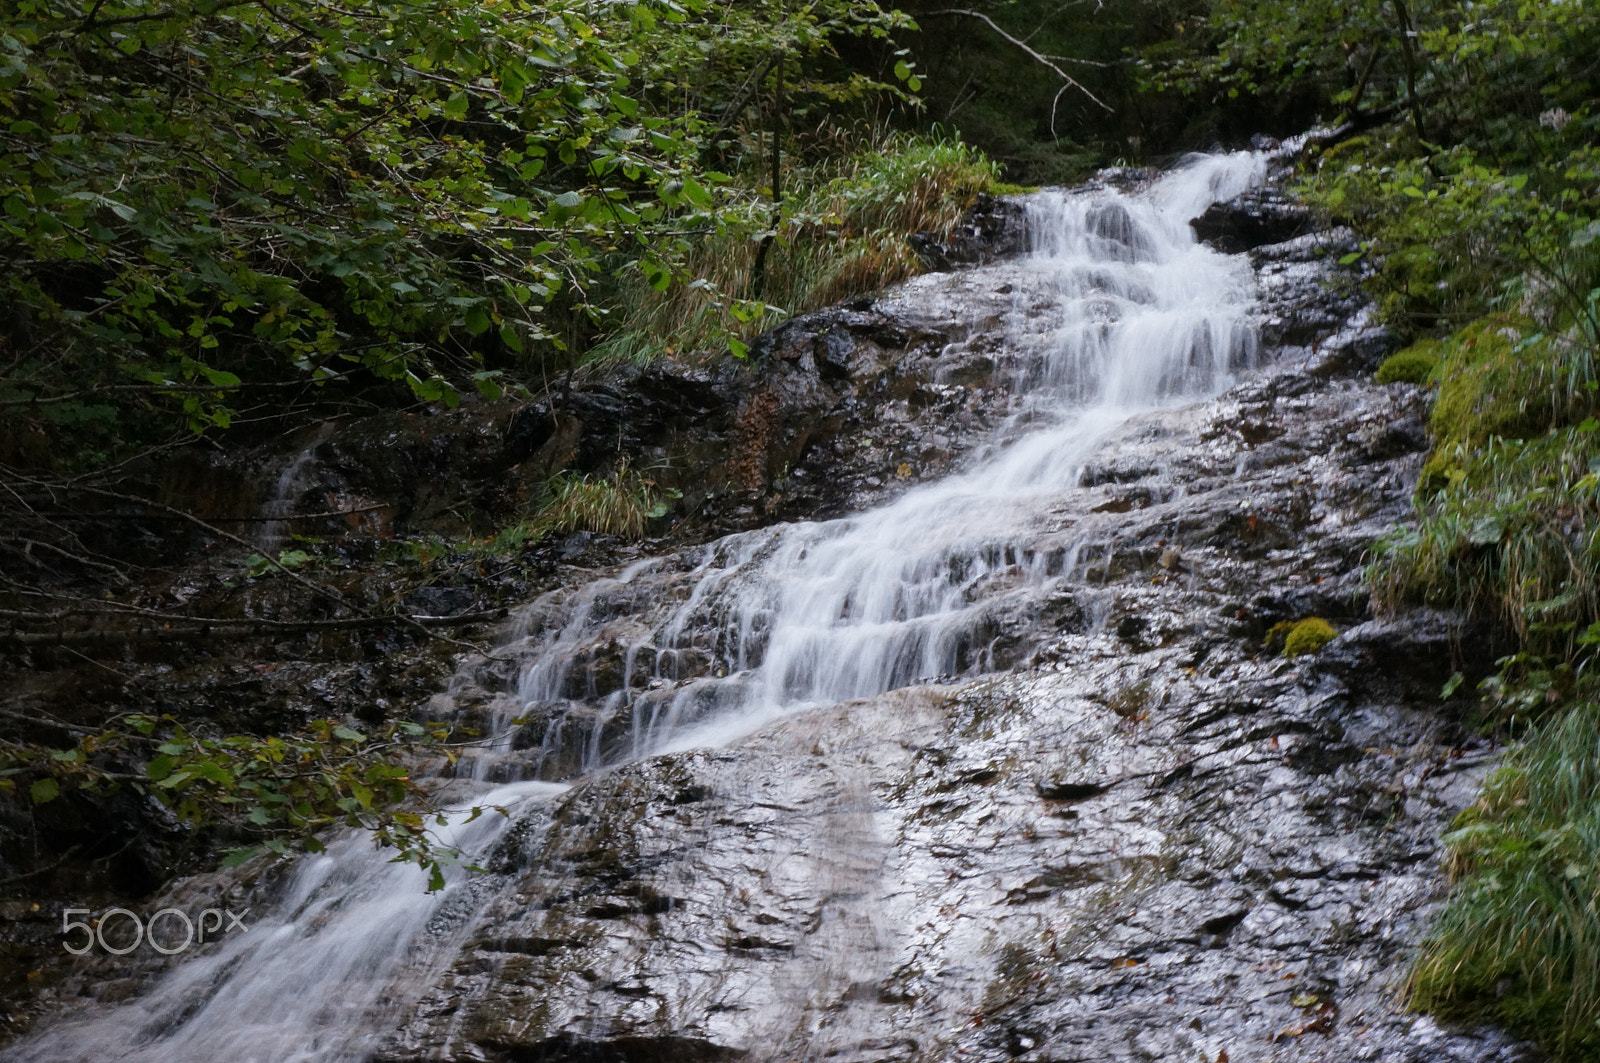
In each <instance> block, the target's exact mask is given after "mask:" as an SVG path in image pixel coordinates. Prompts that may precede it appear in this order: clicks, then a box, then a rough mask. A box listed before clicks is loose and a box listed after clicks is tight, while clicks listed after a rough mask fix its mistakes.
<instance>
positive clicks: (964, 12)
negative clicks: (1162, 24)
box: [922, 7, 1116, 114]
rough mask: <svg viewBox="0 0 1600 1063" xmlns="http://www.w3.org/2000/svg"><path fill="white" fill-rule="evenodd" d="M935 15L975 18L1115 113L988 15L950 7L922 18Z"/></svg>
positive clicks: (1058, 97) (1067, 60)
mask: <svg viewBox="0 0 1600 1063" xmlns="http://www.w3.org/2000/svg"><path fill="white" fill-rule="evenodd" d="M936 15H963V16H965V17H967V18H975V19H977V20H978V21H980V22H983V23H986V24H987V25H988V27H989V28H990V29H992V30H994V31H995V32H996V33H998V34H999V35H1000V36H1002V37H1004V38H1005V39H1006V40H1007V41H1010V42H1011V43H1012V44H1014V45H1016V46H1017V47H1018V48H1020V49H1022V51H1023V52H1024V53H1026V54H1027V55H1028V56H1029V57H1030V58H1031V59H1033V61H1034V62H1036V63H1039V64H1041V65H1043V66H1047V67H1049V68H1050V69H1051V70H1053V71H1054V72H1055V74H1056V76H1057V77H1059V78H1061V80H1063V81H1065V82H1066V83H1067V84H1068V85H1069V86H1071V87H1072V88H1075V89H1077V90H1078V91H1079V92H1081V93H1083V94H1084V95H1085V96H1087V97H1089V99H1090V100H1092V101H1094V102H1095V103H1096V104H1098V105H1099V106H1100V107H1102V108H1103V109H1104V110H1105V111H1106V113H1108V114H1115V113H1116V109H1115V108H1113V107H1112V106H1111V105H1110V104H1108V103H1106V102H1105V101H1104V100H1102V99H1100V97H1098V96H1096V95H1095V94H1094V93H1092V92H1090V91H1089V90H1088V89H1086V88H1084V87H1083V86H1082V85H1081V84H1079V82H1078V80H1077V79H1076V78H1074V77H1073V76H1072V75H1071V74H1069V73H1067V72H1066V71H1065V70H1062V69H1061V68H1060V67H1059V66H1057V65H1056V64H1055V63H1053V62H1051V61H1050V57H1049V56H1045V55H1041V54H1039V53H1038V52H1036V51H1034V50H1033V49H1032V48H1030V47H1028V45H1027V44H1026V43H1025V42H1024V41H1022V40H1020V39H1019V38H1017V37H1013V36H1011V34H1009V33H1007V32H1006V31H1005V30H1003V29H1001V28H1000V26H999V25H998V24H997V23H996V22H995V20H994V19H992V18H990V17H989V16H988V15H985V14H984V13H983V12H981V11H968V10H967V9H966V8H964V7H950V8H945V9H944V10H942V11H929V12H927V13H925V14H924V15H923V16H922V17H923V18H932V17H934V16H936ZM1057 58H1063V57H1060V56H1058V57H1057ZM1064 61H1065V62H1074V63H1076V62H1082V63H1085V64H1086V65H1089V66H1099V65H1101V64H1099V63H1093V62H1090V61H1089V60H1082V59H1064ZM1060 95H1061V94H1060V93H1057V94H1056V98H1057V99H1060Z"/></svg>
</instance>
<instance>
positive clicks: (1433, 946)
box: [1407, 702, 1600, 1061]
mask: <svg viewBox="0 0 1600 1063" xmlns="http://www.w3.org/2000/svg"><path fill="white" fill-rule="evenodd" d="M1445 842H1446V844H1447V845H1448V846H1449V854H1450V867H1451V872H1452V877H1453V878H1454V882H1455V885H1454V889H1453V890H1452V893H1451V896H1450V899H1449V902H1448V903H1447V905H1446V906H1445V908H1444V911H1443V913H1442V914H1441V915H1440V916H1439V917H1438V919H1437V920H1435V922H1434V925H1433V927H1432V929H1431V931H1430V932H1429V935H1428V937H1427V939H1426V941H1425V943H1424V945H1423V948H1422V953H1421V956H1420V957H1419V958H1418V960H1417V962H1416V964H1415V966H1414V968H1413V969H1412V972H1411V977H1410V981H1409V984H1408V986H1407V991H1408V997H1409V1001H1410V1003H1411V1005H1412V1006H1413V1007H1416V1008H1420V1009H1425V1010H1428V1011H1433V1012H1436V1013H1439V1014H1441V1015H1444V1016H1447V1017H1451V1018H1458V1019H1465V1020H1477V1019H1481V1018H1483V1017H1485V1016H1487V1017H1491V1018H1493V1019H1496V1020H1498V1021H1499V1022H1501V1023H1503V1024H1504V1025H1505V1026H1506V1027H1507V1028H1508V1029H1510V1030H1512V1031H1513V1032H1516V1033H1520V1034H1525V1035H1528V1036H1532V1037H1536V1038H1537V1039H1539V1040H1540V1041H1541V1042H1542V1043H1543V1044H1544V1045H1545V1046H1546V1048H1548V1049H1549V1050H1550V1052H1551V1054H1552V1057H1553V1059H1554V1060H1557V1061H1579V1060H1588V1061H1592V1060H1596V1059H1600V963H1597V961H1596V958H1597V957H1600V909H1597V904H1600V706H1597V705H1596V704H1594V703H1593V702H1587V703H1583V704H1580V705H1578V706H1576V707H1574V708H1572V709H1569V710H1568V711H1566V712H1564V713H1561V714H1560V715H1557V716H1555V717H1553V718H1550V719H1547V720H1546V721H1545V722H1544V723H1542V724H1541V725H1539V726H1538V727H1537V728H1535V729H1534V731H1533V732H1532V733H1530V734H1529V735H1528V736H1527V737H1526V738H1525V740H1524V741H1523V742H1522V744H1521V745H1520V746H1518V747H1516V748H1515V749H1513V750H1512V751H1511V752H1510V753H1508V754H1507V756H1506V759H1505V762H1504V765H1503V766H1502V767H1501V768H1500V769H1499V770H1498V771H1497V772H1496V773H1495V774H1494V775H1493V776H1492V777H1491V778H1490V780H1489V782H1488V783H1487V784H1486V785H1485V787H1484V791H1483V795H1482V797H1481V799H1480V800H1479V801H1478V803H1477V804H1476V805H1474V806H1473V807H1471V808H1469V809H1467V810H1466V811H1465V812H1463V813H1462V814H1461V816H1460V817H1458V819H1457V821H1456V823H1455V829H1454V830H1452V832H1451V833H1449V834H1447V835H1446V836H1445Z"/></svg>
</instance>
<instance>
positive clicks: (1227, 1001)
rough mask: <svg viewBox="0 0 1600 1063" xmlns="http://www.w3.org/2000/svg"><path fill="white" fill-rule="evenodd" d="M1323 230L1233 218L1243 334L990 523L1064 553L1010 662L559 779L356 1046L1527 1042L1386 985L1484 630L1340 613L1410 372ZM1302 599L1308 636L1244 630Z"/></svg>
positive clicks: (1478, 773)
mask: <svg viewBox="0 0 1600 1063" xmlns="http://www.w3.org/2000/svg"><path fill="white" fill-rule="evenodd" d="M1344 239H1346V237H1344V236H1343V235H1342V234H1339V233H1333V234H1321V235H1318V236H1315V237H1310V238H1307V237H1301V238H1297V239H1296V240H1295V241H1291V242H1290V243H1289V244H1286V245H1282V246H1277V247H1261V248H1257V249H1256V250H1255V252H1254V255H1253V258H1254V260H1255V262H1256V264H1257V268H1258V270H1259V271H1260V275H1261V285H1262V287H1263V289H1264V290H1265V292H1266V298H1265V300H1264V305H1263V309H1262V315H1263V319H1264V323H1265V324H1266V326H1267V327H1268V329H1271V328H1273V327H1279V328H1281V329H1282V330H1283V331H1282V332H1280V333H1279V334H1278V335H1277V337H1276V340H1275V343H1276V346H1275V347H1274V348H1273V349H1272V350H1270V351H1269V356H1270V363H1271V364H1269V365H1268V366H1267V367H1266V368H1264V369H1263V370H1261V371H1260V372H1258V373H1256V374H1254V375H1253V376H1251V377H1249V378H1248V379H1246V380H1245V381H1244V382H1243V383H1241V384H1239V385H1238V386H1236V387H1234V388H1233V389H1232V390H1230V391H1228V392H1226V393H1225V394H1223V395H1222V396H1220V397H1219V398H1217V399H1216V400H1213V401H1210V402H1206V403H1202V404H1198V405H1194V406H1190V407H1186V408H1180V409H1170V410H1165V411H1158V412H1155V413H1151V414H1147V415H1145V416H1142V417H1140V418H1137V419H1135V420H1133V421H1131V422H1129V423H1127V424H1125V425H1124V426H1122V427H1121V428H1120V429H1118V430H1117V431H1116V432H1115V433H1114V434H1113V435H1112V436H1111V437H1110V438H1108V439H1107V440H1106V441H1105V442H1104V444H1103V445H1102V446H1101V448H1100V450H1099V451H1098V453H1097V454H1096V455H1095V456H1094V457H1093V458H1092V459H1091V460H1090V461H1089V462H1088V463H1086V465H1085V467H1084V471H1083V473H1082V475H1081V476H1080V479H1079V486H1078V487H1077V488H1075V489H1072V490H1069V491H1067V492H1065V493H1063V495H1062V497H1061V499H1060V501H1059V504H1058V505H1057V506H1055V507H1054V513H1055V519H1054V520H1053V521H1051V522H1050V523H1049V524H1047V525H1046V526H1043V527H1040V528H1038V529H1036V530H1035V531H1034V532H1033V533H1032V536H1031V538H1029V539H1025V540H1020V541H1018V542H1017V543H1016V544H1015V548H1016V549H1017V551H1018V552H1019V555H1020V554H1029V555H1033V556H1037V555H1041V554H1048V553H1050V552H1052V551H1059V552H1061V553H1062V554H1063V556H1068V557H1070V558H1071V559H1072V560H1071V562H1070V567H1071V570H1072V571H1073V572H1075V573H1076V574H1077V578H1075V579H1073V580H1070V581H1067V582H1065V583H1062V584H1057V585H1054V586H1053V589H1051V590H1050V591H1049V592H1048V593H1049V597H1048V598H1036V599H1033V600H1031V601H1029V602H1028V603H1027V604H1026V605H1024V606H1022V607H1020V608H1021V609H1022V611H1023V612H1027V613H1030V614H1031V615H1032V619H1033V620H1038V618H1039V617H1040V616H1043V615H1045V614H1048V616H1049V620H1048V622H1047V623H1043V624H1041V625H1039V626H1035V627H1027V625H1026V624H1023V625H1021V626H1020V627H1019V629H1018V631H1019V634H1018V635H1017V639H1016V641H1018V642H1019V643H1026V644H1027V645H1028V646H1030V647H1032V650H1031V652H1030V653H1028V654H1026V656H1025V658H1024V659H1023V660H1020V661H1019V662H1017V664H1016V667H1014V668H1012V669H1011V670H1010V671H1009V672H1006V673H1004V674H1000V675H995V676H990V677H988V678H981V679H977V680H975V681H967V682H964V683H944V684H932V685H927V684H924V685H918V686H911V687H907V688H904V689H901V690H898V691H894V692H891V693H889V694H885V695H882V696H879V697H875V698H871V699H866V700H862V701H856V702H851V703H847V704H844V705H840V706H836V707H832V708H828V709H820V710H814V711H811V712H808V713H803V714H800V715H797V716H794V717H791V718H789V719H787V720H784V721H782V722H780V723H777V724H775V725H771V726H769V727H767V728H766V729H765V730H762V731H759V732H757V733H755V734H753V735H751V736H749V737H747V738H745V739H743V740H741V741H738V742H736V743H734V744H732V745H729V746H726V747H724V748H719V749H712V750H694V751H689V752H682V753H675V754H671V755H666V756H659V757H655V758H652V759H649V760H645V761H639V762H634V763H630V764H626V765H624V766H622V767H620V768H616V769H614V770H611V771H608V772H605V773H603V774H599V775H597V776H594V777H591V778H588V779H586V780H582V781H580V782H579V783H577V785H575V787H574V788H573V789H572V790H571V791H569V792H568V793H567V794H566V795H564V796H563V797H562V798H561V799H559V800H558V801H557V802H556V803H555V804H554V806H553V807H552V808H551V809H550V810H549V819H548V820H546V819H545V818H543V816H542V815H541V817H540V818H538V819H537V820H530V821H529V823H528V824H526V825H524V826H520V827H518V828H514V829H513V830H512V831H511V832H510V834H509V835H508V836H507V838H506V840H504V841H503V842H502V844H501V847H500V849H499V850H498V852H497V854H496V857H495V864H494V867H493V870H494V871H495V872H496V873H497V874H498V875H501V876H504V881H506V882H507V883H509V884H510V885H509V886H508V888H507V889H505V890H503V891H502V892H501V893H500V894H499V895H498V897H497V899H496V900H494V901H493V902H491V904H490V905H489V907H488V908H487V909H486V910H485V912H484V914H483V916H482V919H481V922H480V925H479V928H478V930H477V931H476V933H475V935H474V936H473V938H472V939H471V941H470V942H469V944H468V946H467V947H466V949H465V950H464V951H463V952H462V954H461V955H460V957H459V958H458V959H457V960H456V962H455V963H454V964H453V965H452V966H451V968H450V969H449V971H448V973H447V974H446V975H445V976H444V977H443V978H442V979H441V980H440V981H439V982H438V983H437V984H435V985H434V986H433V987H432V989H431V990H430V991H429V993H428V995H427V997H426V999H425V1000H424V1001H423V1002H422V1004H421V1005H420V1006H419V1008H418V1009H417V1011H416V1013H415V1014H414V1016H413V1017H412V1018H411V1019H410V1021H409V1022H407V1023H405V1024H404V1025H403V1026H402V1027H401V1028H399V1029H397V1030H395V1031H393V1033H392V1034H391V1035H390V1036H389V1037H388V1038H387V1039H386V1040H385V1042H384V1044H383V1046H382V1047H381V1049H380V1050H379V1051H378V1053H377V1058H378V1059H380V1060H384V1061H392V1063H399V1061H412V1060H422V1059H450V1060H492V1061H502V1060H505V1061H510V1060H525V1059H549V1060H565V1059H586V1060H587V1059H606V1060H630V1061H631V1060H660V1059H673V1060H677V1059H683V1060H701V1059H704V1060H716V1059H725V1058H734V1057H738V1058H748V1059H762V1060H764V1059H795V1058H806V1059H824V1058H826V1059H838V1060H862V1061H866V1060H913V1059H915V1060H997V1061H998V1060H1012V1059H1015V1060H1027V1061H1038V1063H1045V1061H1053V1063H1066V1061H1076V1060H1084V1061H1088V1060H1095V1061H1100V1060H1158V1059H1159V1060H1167V1059H1174V1060H1175V1059H1200V1060H1205V1061H1208V1063H1215V1061H1217V1060H1220V1059H1223V1058H1226V1059H1229V1060H1232V1061H1247V1060H1330V1059H1340V1060H1374V1061H1383V1063H1401V1061H1407V1063H1412V1061H1414V1063H1422V1061H1444V1060H1452V1061H1454V1060H1462V1061H1466V1060H1472V1061H1490V1060H1495V1061H1506V1063H1509V1061H1512V1060H1519V1061H1520V1060H1532V1059H1534V1058H1536V1057H1535V1056H1534V1054H1533V1053H1532V1052H1531V1050H1529V1049H1527V1048H1526V1047H1524V1046H1521V1045H1519V1044H1516V1043H1514V1042H1512V1041H1510V1040H1509V1039H1507V1038H1505V1037H1504V1036H1503V1035H1501V1034H1499V1033H1498V1032H1496V1031H1493V1030H1456V1029H1447V1028H1444V1027H1441V1026H1440V1025H1438V1024H1437V1023H1436V1022H1435V1021H1434V1020H1432V1019H1430V1018H1428V1017H1423V1016H1417V1015H1411V1014H1406V1013H1404V1012H1403V1011H1402V1010H1400V1008H1399V1007H1398V1004H1397V988H1398V982H1399V980H1400V979H1401V978H1403V973H1404V970H1405V963H1406V961H1407V957H1408V956H1409V954H1410V950H1411V949H1412V947H1413V946H1414V943H1415V942H1416V941H1417V940H1418V937H1419V935H1420V934H1421V933H1422V931H1423V929H1424V928H1425V926H1426V924H1427V921H1428V917H1429V915H1430V913H1431V911H1432V910H1433V907H1434V906H1435V905H1436V904H1437V902H1438V900H1439V899H1440V897H1441V895H1442V892H1443V889H1444V883H1443V880H1442V876H1441V874H1440V869H1439V856H1440V849H1439V842H1438V838H1439V835H1440V833H1441V832H1442V831H1443V830H1445V829H1446V828H1447V825H1448V823H1449V822H1450V820H1451V818H1452V817H1453V816H1454V814H1455V813H1456V812H1457V811H1459V810H1460V809H1461V808H1462V807H1464V806H1465V805H1466V804H1468V803H1469V802H1470V801H1471V800H1472V799H1473V798H1474V796H1475V794H1476V790H1477V787H1478V785H1479V782H1480V780H1481V779H1482V777H1483V775H1484V773H1485V772H1486V771H1487V770H1488V768H1489V767H1490V764H1491V761H1492V757H1493V754H1494V750H1493V749H1492V748H1490V747H1489V746H1488V745H1487V744H1486V743H1485V742H1484V741H1483V740H1482V739H1481V738H1479V737H1477V736H1476V735H1475V734H1474V733H1472V732H1471V731H1469V730H1468V729H1466V728H1465V727H1463V726H1462V725H1461V723H1460V722H1459V721H1458V720H1457V719H1456V718H1455V717H1454V716H1453V714H1452V711H1451V708H1450V706H1442V705H1441V704H1440V702H1439V700H1438V690H1439V684H1440V683H1441V682H1442V681H1443V679H1444V677H1446V676H1448V675H1449V673H1450V672H1451V671H1453V670H1454V669H1456V668H1458V667H1467V669H1468V670H1469V671H1470V670H1471V666H1472V662H1474V661H1477V662H1482V661H1486V660H1492V657H1493V652H1494V651H1493V647H1492V645H1491V644H1490V642H1489V641H1487V640H1489V639H1490V637H1491V633H1486V632H1481V631H1476V630H1474V629H1470V628H1464V627H1463V626H1462V625H1461V624H1460V623H1459V621H1458V620H1457V619H1456V618H1451V617H1445V616H1439V615H1435V614H1428V613H1417V614H1412V615H1407V616H1401V617H1397V618H1389V619H1373V618H1372V617H1371V616H1370V615H1369V607H1368V602H1367V595H1366V592H1365V591H1364V589H1363V588H1362V586H1361V583H1360V577H1359V571H1360V567H1361V564H1362V562H1363V558H1364V556H1365V554H1366V551H1367V550H1368V549H1369V548H1370V546H1371V545H1372V543H1373V541H1374V540H1375V539H1376V538H1377V537H1378V536H1379V535H1381V534H1383V533H1384V532H1385V531H1386V530H1387V529H1388V528H1390V527H1392V526H1393V525H1394V524H1395V523H1396V522H1397V521H1402V520H1404V519H1405V518H1406V515H1407V512H1408V510H1409V494H1410V489H1411V485H1412V484H1413V483H1414V480H1415V476H1416V472H1417V469H1418V467H1419V465H1420V463H1421V460H1422V454H1423V452H1424V450H1425V449H1426V446H1427V439H1426V434H1425V430H1424V423H1425V416H1426V399H1425V396H1424V395H1423V394H1422V393H1421V392H1420V391H1419V390H1418V389H1414V388H1411V387H1409V386H1405V385H1397V386H1390V387H1379V386H1377V385H1374V384H1372V383H1371V382H1370V377H1369V376H1368V375H1367V373H1366V372H1365V370H1366V369H1368V368H1369V367H1370V364H1371V362H1372V361H1373V360H1374V358H1375V357H1376V356H1377V355H1378V354H1381V352H1382V350H1383V349H1384V347H1385V344H1386V342H1387V340H1386V338H1385V337H1384V336H1383V335H1382V333H1381V330H1377V329H1375V328H1373V327H1372V326H1370V325H1369V324H1368V323H1367V321H1366V319H1365V315H1364V313H1363V312H1362V310H1361V308H1360V307H1359V305H1355V304H1353V300H1352V297H1349V296H1345V295H1340V294H1338V292H1337V291H1336V292H1334V293H1333V294H1331V295H1330V294H1327V293H1325V292H1321V291H1320V288H1319V287H1318V286H1319V285H1320V283H1321V282H1322V281H1323V280H1325V279H1326V277H1327V271H1328V268H1329V267H1328V264H1327V263H1328V261H1329V256H1328V254H1327V248H1328V247H1329V246H1342V244H1341V243H1340V242H1341V241H1343V240H1344ZM1335 257H1336V256H1335ZM1286 277H1288V278H1289V279H1285V278H1286ZM945 283H949V282H948V281H947V282H945ZM959 283H966V284H968V285H969V286H971V287H972V288H973V289H974V291H977V289H978V288H979V287H981V285H982V284H984V283H988V280H987V278H986V277H985V276H984V275H983V274H982V273H974V274H970V275H969V276H968V278H967V279H966V280H965V281H961V282H959ZM894 298H896V297H895V296H890V297H889V299H890V301H892V300H893V299H894ZM1275 321H1276V322H1278V324H1277V325H1274V324H1273V322H1275ZM919 327H920V326H919ZM779 338H780V339H781V336H780V337H779ZM963 356H966V354H965V353H963ZM692 568H693V566H692V564H690V563H689V562H687V561H686V562H684V563H683V564H681V565H678V566H676V568H674V566H672V565H667V566H664V567H663V569H662V570H661V572H660V573H659V575H658V576H656V575H653V576H651V577H650V578H649V579H644V580H643V582H642V583H641V584H640V587H638V588H633V589H632V590H631V591H630V592H629V593H632V594H635V595H639V596H641V597H649V596H650V595H653V594H664V595H667V596H669V597H670V596H671V594H672V593H673V592H671V591H670V590H666V589H664V588H666V587H667V586H668V585H669V584H670V583H671V581H672V580H673V579H674V578H675V577H674V575H673V572H674V571H676V572H678V573H680V574H681V573H683V572H687V571H690V570H691V569H692ZM655 580H659V581H660V582H652V581H655ZM646 611H647V610H646ZM622 612H625V610H622V611H619V615H621V613H622ZM1313 615H1315V616H1322V617H1325V618H1327V619H1329V620H1330V621H1332V622H1333V623H1334V625H1335V626H1336V627H1337V628H1338V629H1340V632H1341V634H1340V636H1339V637H1338V638H1337V639H1336V640H1335V641H1334V642H1333V643H1331V644H1330V645H1328V646H1327V647H1326V648H1325V649H1324V650H1323V651H1322V652H1321V653H1320V654H1317V655H1314V656H1309V657H1303V658H1299V659H1295V660H1285V659H1282V658H1281V657H1278V656H1276V655H1275V654H1273V653H1269V652H1267V651H1266V650H1265V649H1264V648H1263V638H1264V636H1265V635H1266V633H1267V631H1268V629H1269V628H1270V627H1271V626H1272V625H1273V624H1275V623H1277V622H1279V621H1282V620H1292V619H1298V618H1302V617H1306V616H1313ZM612 638H613V644H614V645H622V644H625V643H626V638H617V637H616V636H615V632H614V631H613V633H612ZM600 655H601V656H602V657H603V656H604V652H603V649H601V650H600ZM714 658H715V652H714V650H713V651H712V652H711V653H710V654H709V655H708V657H707V659H706V661H705V663H704V667H705V668H713V667H715V666H716V664H715V660H714ZM1463 662H1466V663H1465V664H1463ZM615 726H616V728H617V730H616V733H615V735H614V736H613V739H614V740H615V741H618V742H620V741H623V740H624V739H625V736H626V733H627V731H628V728H629V727H631V726H633V725H632V724H631V723H629V722H628V721H625V720H624V721H621V722H618V723H616V725H615Z"/></svg>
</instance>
